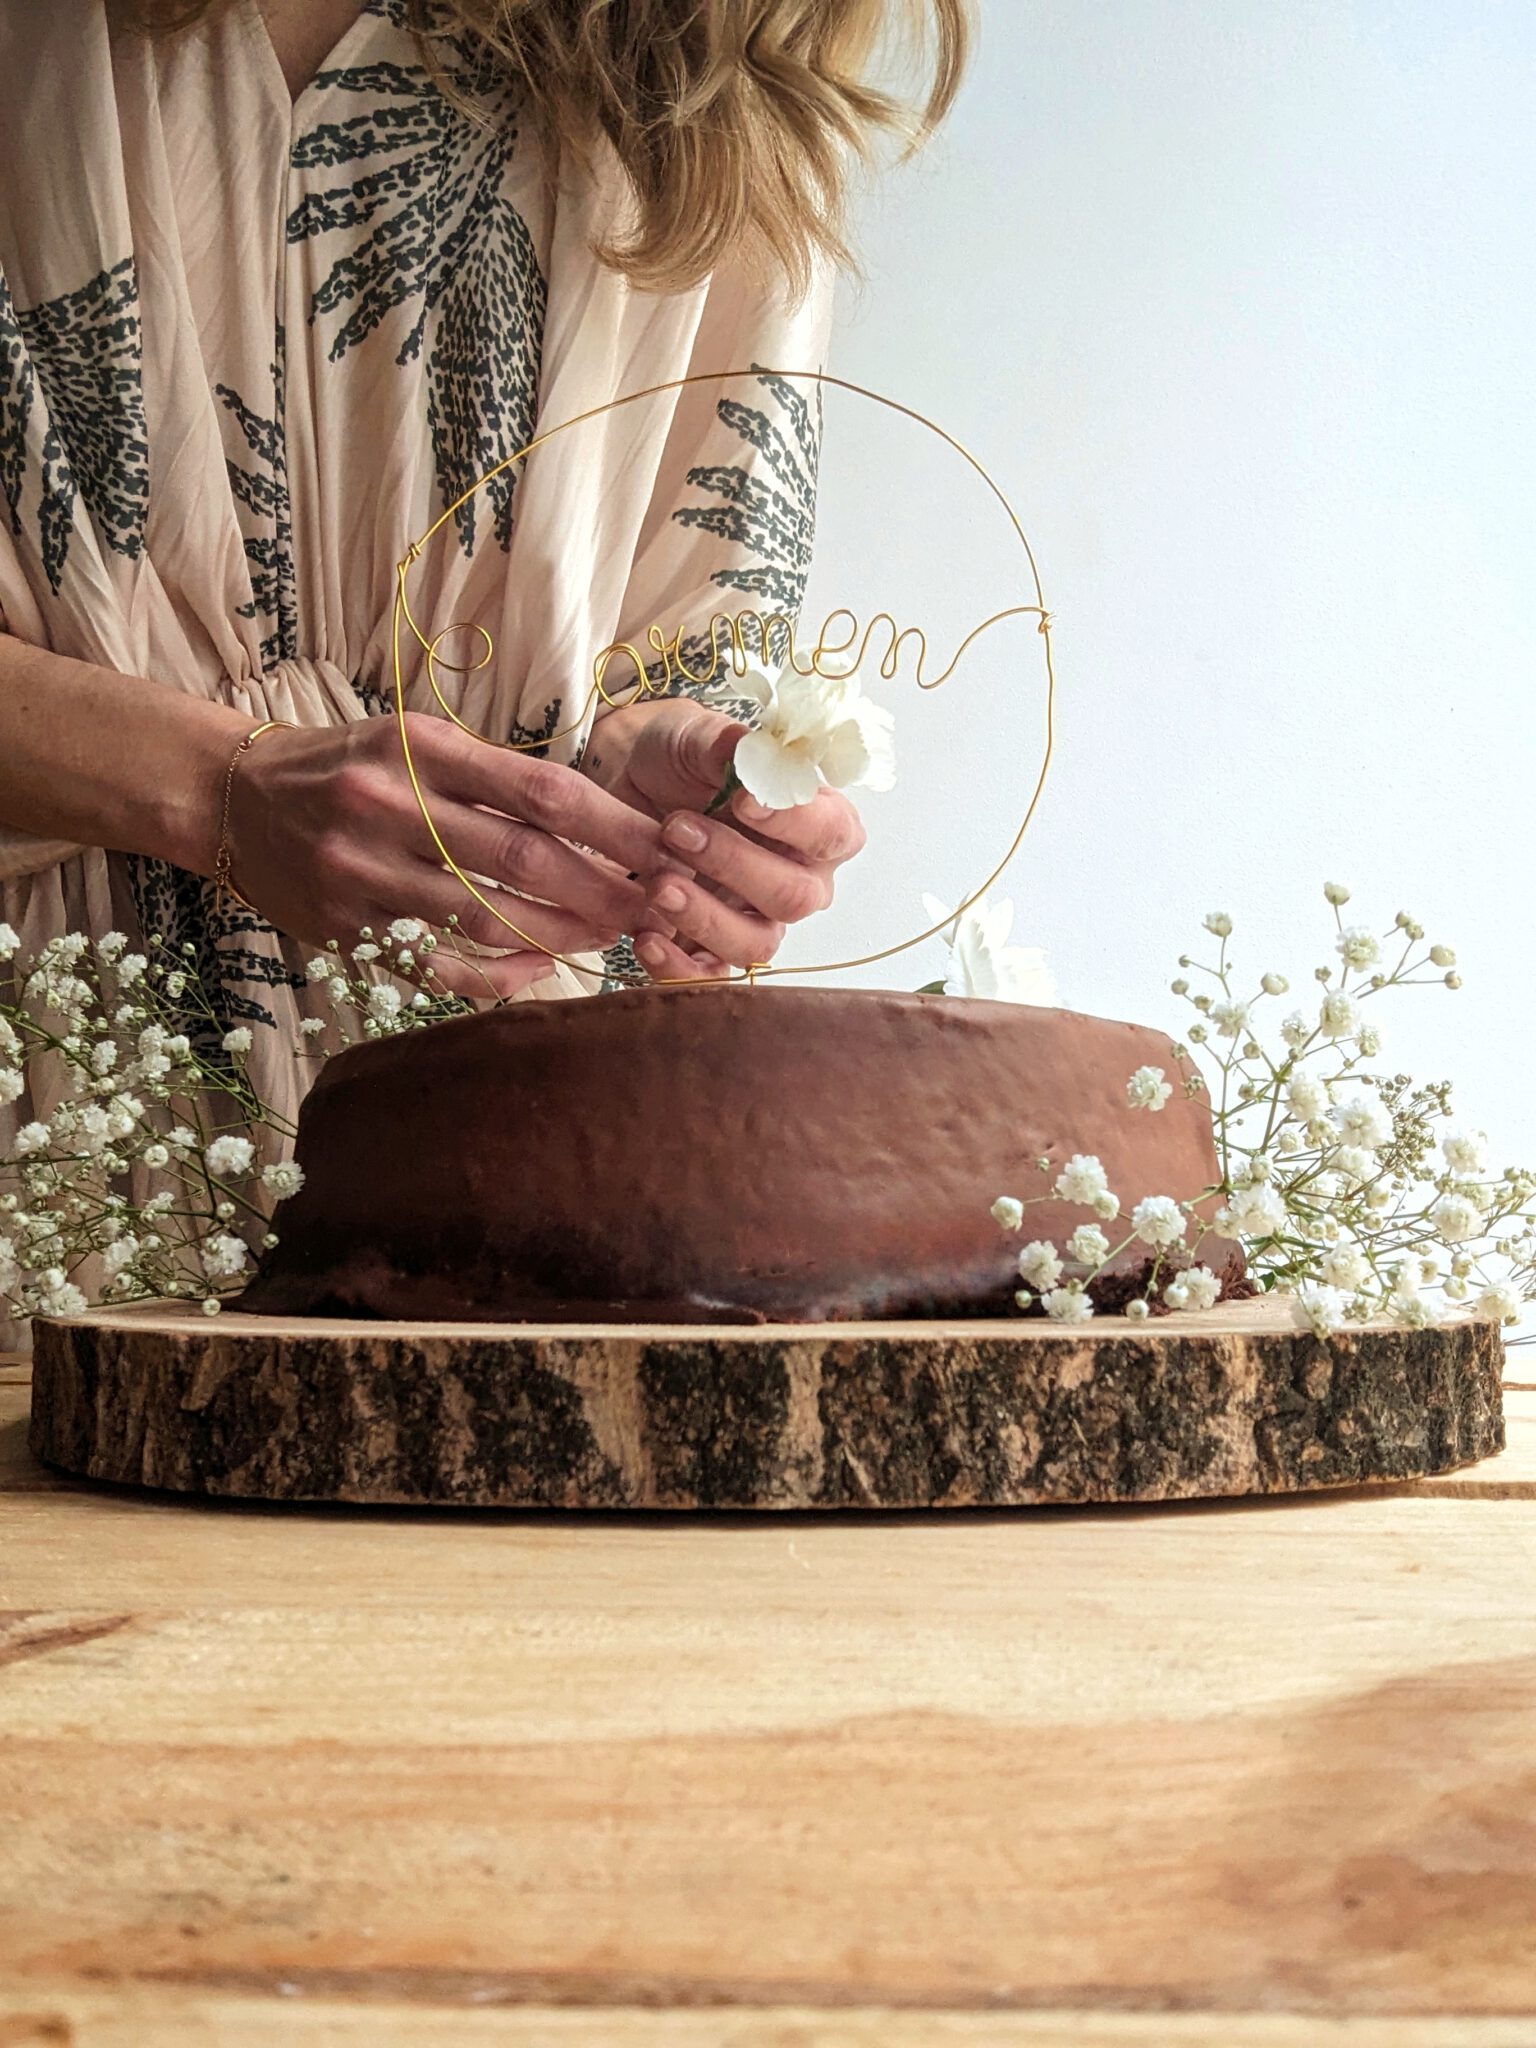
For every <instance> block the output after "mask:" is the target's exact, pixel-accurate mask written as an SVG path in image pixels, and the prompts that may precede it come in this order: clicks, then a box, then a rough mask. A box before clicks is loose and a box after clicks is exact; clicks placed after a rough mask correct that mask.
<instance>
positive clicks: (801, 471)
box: [651, 363, 822, 722]
mask: <svg viewBox="0 0 1536 2048" xmlns="http://www.w3.org/2000/svg"><path fill="white" fill-rule="evenodd" d="M752 367H753V369H754V370H756V371H757V372H758V378H757V381H758V384H759V386H760V387H761V389H763V390H764V391H766V392H767V394H768V397H769V399H770V400H771V401H772V404H773V407H774V409H775V411H776V412H777V414H778V415H779V418H777V419H776V418H773V417H770V415H769V413H768V412H767V411H766V410H765V409H763V408H762V407H759V406H754V405H749V404H747V403H745V402H744V401H743V400H742V399H740V398H738V397H736V396H735V395H734V392H735V391H736V390H738V389H739V388H740V385H739V383H737V382H735V381H734V380H733V382H732V384H731V386H729V387H728V389H727V395H726V396H725V397H724V398H722V399H721V400H720V401H719V403H718V404H717V405H716V407H715V416H716V418H717V419H718V420H719V421H720V422H721V424H722V425H723V426H726V427H728V428H730V429H731V431H732V432H733V433H735V434H738V435H739V436H740V437H741V439H742V440H743V441H745V442H746V443H747V445H748V447H749V448H750V449H751V450H752V451H753V452H752V453H751V454H749V455H746V456H744V458H743V460H742V461H741V462H737V463H705V464H700V465H698V466H697V467H695V468H693V469H690V470H689V472H688V482H689V484H690V485H691V486H692V487H693V488H694V489H695V490H698V491H703V492H705V493H707V495H708V499H709V502H707V503H704V504H698V505H684V506H681V507H680V508H679V509H678V510H677V511H676V512H674V513H673V514H672V517H673V519H674V520H675V521H676V523H677V524H678V525H679V526H689V527H693V528H695V529H696V530H698V531H700V532H703V533H708V534H712V535H714V536H715V537H716V538H717V539H718V540H720V541H721V542H722V543H724V546H725V549H726V559H725V561H724V564H723V566H722V567H720V568H719V569H716V570H715V571H714V572H713V573H712V574H711V576H710V579H709V580H710V582H711V583H712V584H715V585H716V586H717V587H719V588H721V589H724V590H739V591H741V592H743V593H744V594H745V595H746V596H747V597H748V598H749V599H750V600H751V609H753V610H756V611H762V612H783V613H785V614H786V615H787V616H788V617H790V618H798V617H799V614H800V606H801V604H802V603H803V601H804V598H805V587H806V584H807V583H808V582H809V580H810V574H811V549H812V545H813V543H814V540H815V533H816V477H817V470H818V467H819V463H820V458H821V434H822V404H821V386H820V385H819V384H817V385H814V386H813V387H812V389H813V390H814V392H815V401H814V406H813V405H812V402H811V400H810V399H808V397H807V396H806V394H805V392H804V391H802V390H801V389H800V388H799V387H798V385H796V384H795V383H793V382H792V381H791V380H790V379H789V378H787V377H780V376H778V375H776V374H775V373H774V372H773V371H771V370H764V369H762V368H761V366H760V365H759V364H756V363H754V364H753V365H752ZM739 608H740V607H730V609H739ZM721 609H722V610H725V609H727V607H726V606H724V605H722V607H721ZM705 624H707V621H704V620H701V621H700V625H701V627H702V626H704V625H705ZM710 651H711V649H710V637H709V634H708V633H707V632H704V631H700V632H698V633H693V634H689V635H687V636H685V638H684V639H683V641H682V644H681V647H680V649H679V652H680V653H681V656H682V658H683V660H684V661H685V662H686V663H687V665H688V667H689V668H690V669H693V670H695V671H699V670H702V669H703V667H704V666H705V664H706V662H707V661H708V660H709V657H710ZM748 652H749V654H756V653H757V652H758V650H757V649H756V648H755V647H754V646H751V645H750V644H749V647H748ZM788 652H789V648H788V635H787V633H786V631H785V629H784V628H783V627H779V628H777V629H776V630H775V631H774V632H773V634H772V639H771V645H770V647H769V649H768V655H769V659H770V661H771V662H782V661H783V660H784V659H785V658H786V657H787V655H788ZM651 675H652V679H653V680H655V681H659V680H660V665H659V664H658V665H657V666H656V667H655V668H653V669H652V671H651ZM730 682H731V679H730V675H729V674H728V673H727V674H724V675H722V676H720V677H718V678H717V679H716V680H715V681H713V682H711V683H688V682H682V683H679V682H677V681H675V680H674V682H673V684H672V687H671V688H670V689H669V690H668V692H667V694H668V695H670V696H679V695H685V696H690V697H697V698H699V699H700V701H701V702H704V703H707V704H710V705H712V706H713V707H714V708H715V709H717V710H722V711H726V712H728V713H730V714H731V715H732V716H733V717H737V718H742V719H744V720H747V721H748V722H751V721H752V720H753V719H754V718H755V715H756V707H755V706H754V705H753V704H752V703H751V702H750V701H744V700H743V699H741V698H739V697H736V696H734V695H733V694H732V692H731V687H730Z"/></svg>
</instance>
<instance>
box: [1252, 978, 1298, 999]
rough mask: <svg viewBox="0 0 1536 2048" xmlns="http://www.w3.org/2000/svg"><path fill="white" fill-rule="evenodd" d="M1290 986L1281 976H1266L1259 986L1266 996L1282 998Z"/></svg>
mask: <svg viewBox="0 0 1536 2048" xmlns="http://www.w3.org/2000/svg"><path fill="white" fill-rule="evenodd" d="M1290 985H1291V984H1290V983H1289V982H1288V981H1287V980H1286V978H1285V976H1284V975H1283V974H1266V975H1265V977H1264V979H1263V981H1261V982H1260V984H1259V986H1260V987H1261V988H1262V989H1263V991H1264V993H1265V995H1267V996H1283V995H1284V994H1285V992H1286V990H1287V989H1288V988H1289V987H1290Z"/></svg>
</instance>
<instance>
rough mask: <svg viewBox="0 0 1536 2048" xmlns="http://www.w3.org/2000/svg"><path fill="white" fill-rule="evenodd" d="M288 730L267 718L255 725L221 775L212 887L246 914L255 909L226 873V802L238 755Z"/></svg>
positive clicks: (229, 863) (285, 722) (285, 723)
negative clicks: (221, 803) (221, 810)
mask: <svg viewBox="0 0 1536 2048" xmlns="http://www.w3.org/2000/svg"><path fill="white" fill-rule="evenodd" d="M292 730H293V721H292V719H288V718H269V719H268V720H267V722H266V723H265V725H258V726H257V727H256V729H255V731H254V732H248V733H247V734H246V736H245V738H244V739H243V740H242V741H241V742H240V744H239V746H238V747H236V749H235V751H234V752H233V753H232V754H231V755H230V757H229V766H228V768H227V769H226V770H225V771H224V813H223V816H222V817H221V819H220V821H219V850H218V852H217V853H216V854H215V855H214V858H213V885H214V887H215V889H217V891H218V892H219V896H220V899H221V900H222V898H224V897H225V896H233V897H234V899H235V901H236V902H237V903H239V904H243V905H244V907H245V908H246V909H247V910H255V909H256V906H255V904H254V903H252V902H251V901H250V899H249V897H246V896H242V895H241V894H240V891H239V890H238V889H237V888H236V887H235V883H234V877H233V876H232V875H231V873H230V869H231V868H232V867H233V865H234V858H235V857H234V855H233V854H232V853H231V852H230V848H229V806H230V799H231V798H232V797H233V795H234V793H235V770H236V769H237V768H238V767H239V765H240V757H241V755H242V754H247V753H249V752H250V750H251V748H252V747H254V746H255V744H256V742H257V741H258V740H259V739H261V738H263V737H264V736H265V735H266V734H267V733H269V732H291V731H292ZM260 914H261V913H260V912H259V911H257V915H258V916H260Z"/></svg>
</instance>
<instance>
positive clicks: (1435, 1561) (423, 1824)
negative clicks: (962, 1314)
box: [0, 1351, 1536, 2048]
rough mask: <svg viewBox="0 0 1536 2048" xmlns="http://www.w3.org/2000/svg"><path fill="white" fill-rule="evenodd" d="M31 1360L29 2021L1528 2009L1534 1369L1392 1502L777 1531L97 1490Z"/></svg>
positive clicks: (763, 2027)
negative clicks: (45, 1448) (55, 1436)
mask: <svg viewBox="0 0 1536 2048" xmlns="http://www.w3.org/2000/svg"><path fill="white" fill-rule="evenodd" d="M1513 1359H1514V1360H1515V1361H1516V1364H1515V1368H1514V1370H1515V1372H1516V1374H1517V1375H1518V1374H1519V1372H1520V1365H1521V1362H1523V1363H1524V1365H1525V1368H1526V1377H1527V1378H1529V1379H1530V1380H1532V1381H1536V1370H1532V1365H1533V1362H1536V1354H1533V1353H1529V1352H1520V1351H1517V1352H1515V1353H1514V1354H1513ZM26 1379H27V1375H26V1371H25V1368H24V1367H22V1366H21V1365H19V1364H14V1363H13V1364H8V1365H7V1364H0V1489H3V1490H0V1607H3V1608H4V1610H5V1612H4V1613H3V1615H0V2048H21V2044H26V2048H32V2044H38V2048H58V2044H77V2048H162V2044H163V2048H193V2044H204V2043H212V2044H220V2048H223V2044H228V2048H246V2044H253V2048H254V2044H262V2048H278V2044H283V2048H287V2044H290V2043H291V2044H293V2048H318V2044H322V2043H336V2044H348V2048H364V2044H366V2048H394V2044H400V2048H407V2044H409V2048H416V2044H426V2048H450V2044H452V2048H460V2044H462V2048H477V2044H480V2043H509V2044H516V2048H716V2044H720V2048H929V2044H935V2048H948V2044H955V2048H960V2044H964V2048H977V2044H987V2048H1003V2044H1012V2043H1025V2044H1038V2043H1042V2042H1062V2043H1068V2042H1070V2043H1074V2044H1090V2048H1111V2044H1121V2043H1136V2044H1142V2048H1150V2044H1154V2043H1155V2044H1157V2048H1195V2044H1200V2048H1249V2044H1253V2048H1258V2044H1265V2048H1304V2044H1305V2048H1312V2044H1323V2048H1326V2044H1330V2043H1339V2044H1348V2048H1367V2044H1369V2048H1425V2044H1430V2043H1434V2044H1441V2043H1444V2044H1447V2048H1449V2044H1457V2048H1461V2044H1469V2048H1493V2044H1500V2048H1504V2044H1508V2048H1529V2044H1531V2043H1533V2042H1536V1385H1530V1386H1521V1385H1519V1384H1518V1378H1517V1381H1516V1383H1515V1384H1514V1385H1512V1388H1511V1391H1510V1394H1509V1436H1510V1447H1509V1449H1508V1451H1507V1452H1506V1453H1505V1454H1504V1455H1503V1456H1502V1457H1500V1458H1497V1459H1494V1460H1492V1461H1490V1462H1489V1463H1487V1464H1485V1465H1482V1466H1479V1467H1476V1468H1474V1469H1472V1470H1470V1471H1468V1472H1465V1473H1462V1474H1458V1475H1455V1476H1452V1477H1449V1478H1444V1479H1439V1480H1435V1481H1431V1482H1427V1483H1424V1484H1420V1485H1417V1486H1412V1487H1401V1488H1398V1489H1396V1490H1394V1491H1392V1492H1389V1493H1377V1494H1365V1493H1352V1494H1346V1495H1336V1496H1328V1497H1324V1498H1314V1499H1311V1500H1297V1501H1276V1502H1254V1503H1245V1504H1242V1505H1236V1506H1223V1505H1203V1506H1190V1507H1172V1508H1158V1509H1148V1510H1128V1509H1124V1508H1121V1509H1114V1510H1108V1511H1087V1510H1054V1511H1052V1510H1045V1511H1036V1512H1016V1513H1010V1514H992V1513H957V1514H948V1515H933V1516H900V1515H875V1516H869V1517H863V1518H861V1517H858V1516H853V1515H849V1516H842V1517H839V1516H831V1515H791V1516H780V1517H768V1516H765V1517H762V1518H758V1519H753V1518H749V1517H746V1516H729V1517H720V1518H705V1517H686V1516H671V1515H662V1516H652V1517H639V1516H620V1515H603V1516H589V1517H575V1516H572V1517H561V1516H558V1515H516V1514H496V1513H479V1514H475V1513H471V1514H452V1513H432V1512H410V1513H401V1512H392V1511H370V1510H345V1509H328V1510H312V1509H291V1508H241V1507H229V1506H222V1507H209V1506H205V1505H197V1504H192V1503H187V1502H182V1501H177V1500H174V1499H171V1498H169V1497H165V1496H154V1497H144V1496H136V1495H133V1494H129V1493H122V1492H114V1491H111V1490H108V1489H104V1488H92V1487H89V1486H85V1485H78V1484H72V1483H66V1482H64V1481H61V1480H58V1479H55V1478H53V1477H51V1476H50V1475H49V1474H48V1473H46V1472H45V1471H43V1470H42V1469H41V1468H39V1467H38V1466H36V1465H34V1464H33V1463H32V1461H31V1459H30V1457H29V1455H28V1453H27V1450H26V1445H25V1413H26V1404H27V1385H26Z"/></svg>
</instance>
